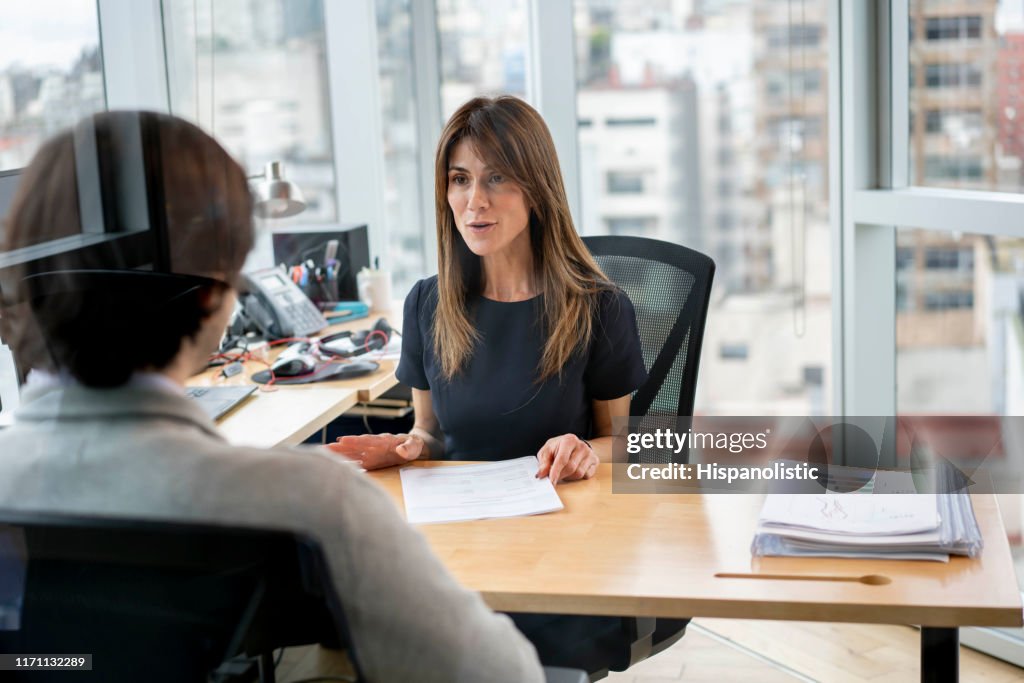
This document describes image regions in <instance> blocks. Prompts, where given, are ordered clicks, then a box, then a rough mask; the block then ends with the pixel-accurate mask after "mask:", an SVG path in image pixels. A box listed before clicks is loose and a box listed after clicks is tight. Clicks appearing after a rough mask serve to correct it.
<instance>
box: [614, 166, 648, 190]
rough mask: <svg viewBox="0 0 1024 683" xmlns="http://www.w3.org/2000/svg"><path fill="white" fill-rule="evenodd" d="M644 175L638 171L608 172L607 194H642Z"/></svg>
mask: <svg viewBox="0 0 1024 683" xmlns="http://www.w3.org/2000/svg"><path fill="white" fill-rule="evenodd" d="M645 175H646V174H645V173H643V172H640V171H609V172H608V194H642V193H643V191H644V176H645Z"/></svg>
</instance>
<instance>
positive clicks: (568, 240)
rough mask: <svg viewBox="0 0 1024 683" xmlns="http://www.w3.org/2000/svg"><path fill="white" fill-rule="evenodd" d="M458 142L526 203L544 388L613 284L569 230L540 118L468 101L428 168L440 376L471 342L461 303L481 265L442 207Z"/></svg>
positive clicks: (460, 362) (575, 348) (513, 107)
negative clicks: (539, 301) (538, 294)
mask: <svg viewBox="0 0 1024 683" xmlns="http://www.w3.org/2000/svg"><path fill="white" fill-rule="evenodd" d="M463 140H465V141H467V142H469V143H470V144H471V145H472V147H473V149H474V152H475V153H476V155H477V156H478V157H480V158H481V159H483V160H484V161H486V162H487V164H488V165H489V166H490V167H491V168H493V169H494V170H495V171H497V172H498V173H500V174H501V175H503V176H505V177H506V178H508V179H510V180H511V181H512V182H514V183H516V184H517V185H518V186H519V187H520V188H522V190H523V194H524V195H525V199H526V204H527V207H528V208H529V211H530V219H529V220H530V223H529V230H530V247H531V250H532V252H533V266H534V273H533V275H534V278H535V281H536V283H537V285H538V286H539V288H540V289H541V291H542V292H543V294H544V299H543V300H544V311H543V315H542V320H541V321H540V322H541V324H542V326H543V330H544V333H545V335H546V337H547V341H546V342H545V345H544V351H543V354H542V356H541V359H540V364H539V367H538V368H537V371H538V372H537V375H538V377H537V381H538V382H543V381H544V380H546V379H548V378H550V377H552V376H555V375H559V374H560V373H561V370H562V367H563V366H564V365H565V364H566V362H567V361H568V360H569V359H570V357H571V356H572V355H573V354H574V353H577V352H579V351H580V350H582V349H583V348H584V347H585V346H586V345H587V344H588V343H589V341H590V337H591V334H592V332H593V320H594V317H595V315H594V314H595V311H596V306H597V296H596V295H597V294H598V293H599V292H600V291H602V290H606V289H610V288H611V285H610V284H609V282H608V280H607V278H606V277H605V275H604V273H602V272H601V269H600V268H599V267H598V265H597V263H596V262H595V261H594V259H593V257H592V256H591V255H590V252H589V251H588V250H587V247H586V245H584V244H583V240H581V239H580V236H579V235H578V234H577V233H576V229H575V227H574V226H573V223H572V216H571V215H570V213H569V204H568V202H567V201H566V197H565V186H564V185H563V183H562V173H561V171H560V170H559V167H558V155H557V153H556V152H555V144H554V142H553V141H552V139H551V133H550V132H549V131H548V127H547V125H545V123H544V119H542V118H541V116H540V114H538V113H537V112H536V110H534V109H533V108H532V107H531V106H530V105H528V104H526V103H525V102H523V101H522V100H520V99H518V98H515V97H510V96H502V97H495V98H489V97H477V98H474V99H472V100H470V101H469V102H466V103H465V104H464V105H462V106H461V107H460V108H459V109H458V111H456V112H455V113H454V114H452V117H451V118H450V119H449V120H448V124H447V125H446V126H445V128H444V130H443V131H442V132H441V139H440V141H439V142H438V145H437V154H436V156H435V162H434V200H435V206H436V214H437V244H438V248H437V261H438V279H439V286H438V305H437V312H436V314H435V319H434V326H433V337H434V348H435V349H436V350H437V351H436V352H437V355H438V357H439V359H440V361H441V369H442V372H443V374H444V376H445V377H446V378H448V379H452V378H453V377H454V376H455V375H456V374H458V372H459V371H460V370H461V369H462V368H463V367H464V366H465V364H466V362H467V361H468V360H469V358H470V356H471V355H472V353H473V346H474V345H475V344H476V343H477V341H478V339H479V335H478V333H477V331H476V329H475V328H474V327H473V325H472V324H471V323H470V320H469V310H468V302H469V300H470V297H471V296H473V295H476V294H479V293H480V292H481V290H482V287H483V281H482V267H481V263H480V257H479V256H476V255H475V254H474V253H473V252H472V251H470V249H469V247H468V246H467V245H466V242H465V240H463V239H462V235H461V234H460V233H459V231H458V228H457V227H456V225H455V216H454V215H453V214H452V210H451V207H450V206H449V204H448V163H449V158H450V156H451V154H452V151H453V150H454V149H455V146H456V145H458V144H459V142H461V141H463Z"/></svg>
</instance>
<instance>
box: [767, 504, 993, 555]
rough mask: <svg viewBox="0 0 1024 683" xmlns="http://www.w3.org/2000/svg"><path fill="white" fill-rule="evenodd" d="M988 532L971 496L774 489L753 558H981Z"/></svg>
mask: <svg viewBox="0 0 1024 683" xmlns="http://www.w3.org/2000/svg"><path fill="white" fill-rule="evenodd" d="M981 547H982V539H981V533H980V531H979V530H978V524H977V520H976V519H975V517H974V508H973V507H972V506H971V499H970V496H969V495H967V494H966V493H963V492H959V493H942V494H935V493H907V494H880V493H877V488H876V492H875V493H869V494H868V493H832V492H825V493H821V494H771V495H768V496H767V498H766V500H765V504H764V508H763V509H762V511H761V518H760V520H759V524H758V528H757V534H756V535H755V536H754V543H753V546H752V548H751V550H752V552H753V554H754V555H786V556H798V557H855V558H881V559H893V560H935V561H940V562H948V561H949V556H950V555H951V554H953V555H968V556H970V557H974V556H976V555H977V554H978V553H979V552H980V551H981Z"/></svg>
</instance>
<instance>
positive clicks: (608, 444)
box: [587, 436, 615, 462]
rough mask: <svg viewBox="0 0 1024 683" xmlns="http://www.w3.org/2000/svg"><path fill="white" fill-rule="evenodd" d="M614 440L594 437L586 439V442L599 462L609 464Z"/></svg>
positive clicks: (606, 437) (610, 437) (612, 437)
mask: <svg viewBox="0 0 1024 683" xmlns="http://www.w3.org/2000/svg"><path fill="white" fill-rule="evenodd" d="M614 439H615V437H614V436H595V437H594V438H593V439H587V441H588V442H589V443H590V447H591V448H593V449H594V453H595V454H596V455H597V459H598V460H600V461H601V462H611V461H612V441H613V440H614Z"/></svg>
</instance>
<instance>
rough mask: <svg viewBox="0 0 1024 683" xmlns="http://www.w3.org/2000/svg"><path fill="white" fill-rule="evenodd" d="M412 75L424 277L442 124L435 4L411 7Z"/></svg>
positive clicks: (431, 245)
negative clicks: (436, 149) (435, 156)
mask: <svg viewBox="0 0 1024 683" xmlns="http://www.w3.org/2000/svg"><path fill="white" fill-rule="evenodd" d="M410 11H411V13H412V55H413V64H412V73H413V88H414V89H415V97H416V140H417V142H418V145H417V146H418V148H419V152H418V158H417V166H418V168H419V170H420V172H419V182H420V188H419V189H420V197H419V200H420V216H421V219H420V220H421V225H422V229H423V257H424V261H425V265H426V273H428V274H429V273H433V272H435V268H436V265H437V240H436V239H435V237H434V235H435V230H436V225H435V220H434V152H435V148H436V147H437V140H438V138H439V137H440V135H441V127H442V126H443V125H444V121H443V120H442V118H441V57H440V39H439V37H438V30H437V2H436V0H417V1H416V2H413V3H411V7H410Z"/></svg>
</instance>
